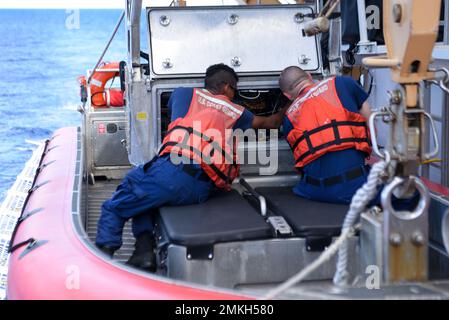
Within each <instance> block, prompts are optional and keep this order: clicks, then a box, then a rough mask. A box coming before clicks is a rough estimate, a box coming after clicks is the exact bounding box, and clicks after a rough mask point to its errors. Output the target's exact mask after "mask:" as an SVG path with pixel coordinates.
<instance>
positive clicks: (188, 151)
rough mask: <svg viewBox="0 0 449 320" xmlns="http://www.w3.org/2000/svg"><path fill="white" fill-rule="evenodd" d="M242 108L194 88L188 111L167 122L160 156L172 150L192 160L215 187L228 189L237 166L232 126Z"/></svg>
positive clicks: (224, 98)
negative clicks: (199, 166)
mask: <svg viewBox="0 0 449 320" xmlns="http://www.w3.org/2000/svg"><path fill="white" fill-rule="evenodd" d="M243 111H244V107H242V106H239V105H237V104H234V103H232V102H230V101H229V99H228V98H227V97H226V96H222V95H213V94H211V93H210V92H209V91H207V90H205V89H194V91H193V97H192V101H191V103H190V107H189V111H188V112H187V114H186V116H185V117H184V118H179V119H176V120H175V121H173V122H172V123H171V124H170V125H169V127H168V132H167V135H166V137H165V139H164V141H163V143H162V147H161V149H160V150H161V151H160V152H159V155H160V156H162V155H164V154H168V153H172V154H173V153H174V154H177V155H182V156H183V157H186V158H189V159H192V160H194V162H196V163H199V164H200V165H201V168H202V169H203V170H204V172H205V173H206V174H207V175H208V176H209V177H210V178H211V180H212V181H213V182H214V183H215V185H216V186H217V187H218V188H222V189H226V190H230V189H231V183H232V181H233V180H234V179H235V178H236V177H237V176H238V174H239V169H240V166H239V165H238V164H237V150H236V148H237V145H238V144H237V141H236V140H237V139H236V138H235V137H234V136H233V134H232V132H233V131H232V129H233V127H234V125H235V123H236V122H237V120H238V119H239V118H240V117H241V115H242V114H243Z"/></svg>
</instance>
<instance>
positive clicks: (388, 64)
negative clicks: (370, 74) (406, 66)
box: [362, 56, 400, 68]
mask: <svg viewBox="0 0 449 320" xmlns="http://www.w3.org/2000/svg"><path fill="white" fill-rule="evenodd" d="M362 62H363V64H364V65H365V66H367V67H370V68H394V67H398V66H399V65H400V61H399V60H397V59H389V58H388V57H387V56H380V57H369V58H364V59H363V60H362Z"/></svg>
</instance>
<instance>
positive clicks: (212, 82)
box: [204, 63, 239, 94]
mask: <svg viewBox="0 0 449 320" xmlns="http://www.w3.org/2000/svg"><path fill="white" fill-rule="evenodd" d="M238 81H239V77H238V76H237V73H236V72H235V71H234V69H232V68H231V67H229V66H227V65H225V64H223V63H219V64H214V65H213V66H210V67H209V68H207V70H206V78H205V80H204V82H205V87H206V89H207V90H209V91H212V93H215V94H220V93H222V91H223V86H224V85H226V84H228V85H230V86H231V87H233V88H234V89H236V88H237V82H238Z"/></svg>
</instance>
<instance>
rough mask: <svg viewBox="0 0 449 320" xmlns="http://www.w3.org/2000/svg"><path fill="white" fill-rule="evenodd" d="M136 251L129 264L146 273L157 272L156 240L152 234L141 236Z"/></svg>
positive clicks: (137, 241)
mask: <svg viewBox="0 0 449 320" xmlns="http://www.w3.org/2000/svg"><path fill="white" fill-rule="evenodd" d="M134 246H135V249H134V252H133V254H132V256H131V257H130V258H129V260H128V262H127V264H129V265H131V266H133V267H135V268H138V269H142V270H145V271H150V272H155V271H156V255H155V254H154V239H153V235H152V234H151V233H150V232H145V233H142V234H141V235H139V236H138V237H137V239H136V244H135V245H134Z"/></svg>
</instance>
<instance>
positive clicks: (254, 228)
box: [159, 190, 272, 247]
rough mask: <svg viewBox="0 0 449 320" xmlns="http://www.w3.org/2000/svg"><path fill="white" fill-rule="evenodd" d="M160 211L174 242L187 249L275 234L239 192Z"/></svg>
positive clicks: (219, 193) (217, 195)
mask: <svg viewBox="0 0 449 320" xmlns="http://www.w3.org/2000/svg"><path fill="white" fill-rule="evenodd" d="M159 212H160V222H161V224H162V225H163V226H164V229H165V231H166V233H167V235H168V238H169V239H170V242H172V243H176V244H179V245H184V246H187V247H189V246H190V247H191V246H207V245H212V244H215V243H219V242H231V241H241V240H254V239H266V238H268V237H271V235H272V233H271V229H270V227H269V225H268V224H267V223H266V222H265V220H264V219H263V217H262V216H261V215H259V214H258V212H257V211H256V210H255V209H253V207H252V206H251V205H250V204H249V203H248V202H247V201H246V200H245V199H243V198H242V197H241V196H240V194H239V193H238V192H237V191H235V190H232V191H231V192H224V191H220V192H217V193H216V194H214V195H213V196H212V197H211V198H210V199H209V200H207V201H206V202H204V203H202V204H195V205H188V206H177V207H162V208H160V209H159Z"/></svg>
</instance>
